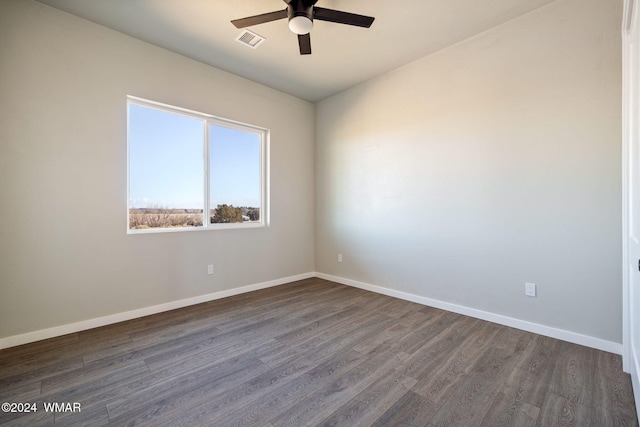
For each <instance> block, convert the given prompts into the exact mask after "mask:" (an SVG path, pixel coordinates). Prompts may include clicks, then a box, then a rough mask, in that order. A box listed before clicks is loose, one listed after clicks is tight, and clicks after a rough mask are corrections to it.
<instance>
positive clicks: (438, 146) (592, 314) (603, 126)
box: [316, 0, 622, 343]
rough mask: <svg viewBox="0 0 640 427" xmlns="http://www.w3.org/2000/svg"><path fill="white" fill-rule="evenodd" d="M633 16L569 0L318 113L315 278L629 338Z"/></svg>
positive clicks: (346, 95) (327, 103) (608, 1)
mask: <svg viewBox="0 0 640 427" xmlns="http://www.w3.org/2000/svg"><path fill="white" fill-rule="evenodd" d="M621 15H622V9H621V2H620V1H618V0H558V1H556V2H554V3H551V4H550V5H547V6H545V7H542V8H540V9H538V10H536V11H534V12H532V13H529V14H527V15H524V16H522V17H520V18H518V19H515V20H513V21H510V22H508V23H506V24H504V25H502V26H499V27H496V28H494V29H492V30H490V31H488V32H485V33H483V34H480V35H478V36H476V37H474V38H471V39H469V40H466V41H464V42H462V43H459V44H457V45H455V46H453V47H450V48H448V49H445V50H443V51H440V52H438V53H436V54H434V55H431V56H429V57H426V58H424V59H422V60H419V61H417V62H415V63H412V64H410V65H408V66H405V67H402V68H400V69H397V70H395V71H393V72H390V73H388V74H386V75H383V76H381V77H379V78H376V79H374V80H372V81H369V82H367V83H364V84H362V85H360V86H357V87H355V88H352V89H350V90H348V91H346V92H343V93H341V94H338V95H335V96H333V97H331V98H328V99H326V100H324V101H321V102H320V103H319V104H317V106H316V206H317V209H316V218H317V219H316V271H319V272H322V273H326V274H330V275H334V276H338V277H341V278H346V279H351V280H355V281H359V282H363V283H366V284H371V285H376V286H381V287H384V288H387V289H390V290H394V291H402V292H406V293H409V294H412V295H416V296H420V297H424V298H431V299H434V300H439V301H444V302H447V303H451V304H457V305H460V306H464V307H469V308H472V309H474V310H480V311H485V312H488V313H492V314H496V315H500V316H506V317H509V318H513V319H518V320H522V321H528V322H533V323H535V324H539V325H544V326H548V327H552V328H558V329H561V330H565V331H570V332H572V333H575V334H583V335H586V336H589V337H594V338H597V339H601V340H605V341H610V342H614V343H620V342H621V340H622V337H621V316H622V314H621V300H622V297H621V237H620V235H621V219H620V218H621V207H620V204H621V202H620V200H621V184H620V182H621V170H620V163H621V162H620V155H621V154H620V139H621V132H620V123H621V108H620V102H621V101H620V99H621V77H620V76H621V65H620V63H621V54H620V20H621ZM338 253H342V254H343V255H344V262H343V263H338V262H337V254H338ZM525 282H534V283H536V284H537V285H538V297H537V298H528V297H525V296H524V283H525Z"/></svg>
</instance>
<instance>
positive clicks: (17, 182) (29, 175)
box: [0, 0, 314, 338]
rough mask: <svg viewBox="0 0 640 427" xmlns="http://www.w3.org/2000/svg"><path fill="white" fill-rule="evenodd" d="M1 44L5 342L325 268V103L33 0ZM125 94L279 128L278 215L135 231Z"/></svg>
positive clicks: (275, 138) (12, 4)
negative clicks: (321, 230) (245, 222)
mask: <svg viewBox="0 0 640 427" xmlns="http://www.w3.org/2000/svg"><path fill="white" fill-rule="evenodd" d="M0 40H1V42H0V199H1V200H2V203H1V205H0V217H1V218H2V225H0V242H1V243H0V338H3V337H8V336H14V335H18V334H24V333H27V332H33V331H38V330H41V329H47V328H52V327H56V326H60V325H65V324H69V323H73V322H82V321H85V320H87V319H93V318H97V317H101V316H109V315H114V314H117V313H121V312H125V311H129V310H136V309H140V308H144V307H150V306H154V305H158V304H164V303H167V302H171V301H176V300H181V299H188V298H193V297H197V296H200V295H206V294H210V293H214V292H218V291H222V290H227V289H233V288H237V287H240V286H245V285H251V284H256V283H260V282H264V281H270V280H275V279H280V278H285V277H289V276H292V275H296V274H301V273H308V272H311V271H313V268H314V254H313V251H314V247H313V238H314V235H313V233H314V229H313V221H314V206H313V201H314V199H313V188H314V182H313V142H314V134H313V129H314V116H313V114H314V106H313V105H312V104H310V103H308V102H305V101H302V100H299V99H297V98H294V97H291V96H288V95H285V94H282V93H280V92H277V91H275V90H272V89H269V88H267V87H264V86H261V85H258V84H256V83H252V82H250V81H247V80H244V79H242V78H239V77H236V76H234V75H231V74H229V73H226V72H223V71H220V70H217V69H214V68H212V67H209V66H206V65H204V64H201V63H198V62H195V61H192V60H189V59H186V58H184V57H181V56H179V55H176V54H173V53H170V52H168V51H166V50H163V49H160V48H157V47H155V46H152V45H150V44H146V43H144V42H141V41H138V40H135V39H133V38H130V37H127V36H124V35H122V34H120V33H117V32H114V31H111V30H108V29H106V28H104V27H100V26H98V25H95V24H92V23H90V22H88V21H85V20H82V19H79V18H76V17H73V16H72V15H68V14H66V13H63V12H60V11H57V10H55V9H52V8H49V7H47V6H43V5H42V4H39V3H36V2H32V1H25V0H3V1H2V2H0ZM126 95H134V96H138V97H142V98H147V99H151V100H155V101H159V102H163V103H167V104H172V105H177V106H180V107H184V108H189V109H193V110H196V111H202V112H207V113H211V114H214V115H218V116H221V117H225V118H229V119H233V120H237V121H241V122H246V123H251V124H255V125H257V126H262V127H266V128H269V129H270V130H271V226H270V227H269V228H264V229H250V230H227V231H210V232H182V233H168V234H146V235H127V234H126V221H127V218H126V206H127V205H126V203H127V202H126V197H127V189H126V179H127V173H126V167H127V151H126V150H127V146H126ZM210 263H212V264H214V266H215V274H214V275H213V276H208V275H207V264H210Z"/></svg>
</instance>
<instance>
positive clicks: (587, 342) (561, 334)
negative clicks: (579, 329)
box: [315, 272, 640, 400]
mask: <svg viewBox="0 0 640 427" xmlns="http://www.w3.org/2000/svg"><path fill="white" fill-rule="evenodd" d="M315 275H316V277H319V278H321V279H325V280H330V281H332V282H337V283H341V284H343V285H347V286H353V287H355V288H360V289H364V290H367V291H371V292H376V293H378V294H383V295H387V296H391V297H395V298H399V299H403V300H406V301H411V302H415V303H418V304H422V305H427V306H429V307H435V308H440V309H442V310H447V311H452V312H454V313H458V314H463V315H465V316H470V317H475V318H477V319H482V320H487V321H489V322H493V323H497V324H500V325H504V326H509V327H512V328H516V329H521V330H523V331H527V332H533V333H535V334H539V335H544V336H547V337H551V338H557V339H559V340H562V341H568V342H571V343H574V344H579V345H584V346H586V347H591V348H595V349H598V350H603V351H607V352H609V353H614V354H622V344H619V343H616V342H612V341H606V340H602V339H599V338H594V337H590V336H588V335H582V334H578V333H575V332H571V331H566V330H563V329H557V328H553V327H550V326H545V325H540V324H538V323H533V322H528V321H526V320H520V319H515V318H513V317H508V316H502V315H500V314H494V313H490V312H487V311H482V310H477V309H475V308H470V307H465V306H462V305H457V304H452V303H448V302H445V301H440V300H436V299H431V298H426V297H421V296H418V295H414V294H410V293H406V292H401V291H396V290H393V289H389V288H383V287H381V286H376V285H371V284H368V283H363V282H358V281H356V280H351V279H345V278H342V277H337V276H332V275H330V274H324V273H317V272H316V273H315ZM639 400H640V399H639Z"/></svg>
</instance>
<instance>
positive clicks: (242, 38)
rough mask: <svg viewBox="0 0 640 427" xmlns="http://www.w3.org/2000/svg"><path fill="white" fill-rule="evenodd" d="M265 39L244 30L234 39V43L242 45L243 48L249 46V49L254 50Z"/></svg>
mask: <svg viewBox="0 0 640 427" xmlns="http://www.w3.org/2000/svg"><path fill="white" fill-rule="evenodd" d="M265 40H266V39H265V38H264V37H262V36H260V35H258V34H256V33H254V32H253V31H249V30H244V31H242V33H240V35H239V36H238V37H237V38H236V41H238V42H240V43H242V44H243V45H245V46H249V47H250V48H251V49H255V48H257V47H258V46H260V45H261V44H262V42H263V41H265Z"/></svg>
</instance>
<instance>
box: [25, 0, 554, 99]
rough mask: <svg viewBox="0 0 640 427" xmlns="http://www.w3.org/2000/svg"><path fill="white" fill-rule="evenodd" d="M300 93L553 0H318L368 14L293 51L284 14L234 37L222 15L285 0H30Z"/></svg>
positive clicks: (388, 66)
mask: <svg viewBox="0 0 640 427" xmlns="http://www.w3.org/2000/svg"><path fill="white" fill-rule="evenodd" d="M38 1H40V2H41V3H45V4H48V5H50V6H53V7H55V8H58V9H61V10H64V11H66V12H69V13H72V14H74V15H78V16H80V17H82V18H85V19H88V20H90V21H93V22H95V23H98V24H101V25H104V26H106V27H109V28H112V29H114V30H117V31H120V32H122V33H125V34H128V35H130V36H133V37H136V38H138V39H141V40H144V41H147V42H149V43H152V44H154V45H157V46H160V47H163V48H166V49H169V50H172V51H174V52H177V53H180V54H182V55H184V56H187V57H190V58H193V59H196V60H198V61H201V62H204V63H206V64H209V65H213V66H215V67H217V68H221V69H223V70H227V71H229V72H232V73H234V74H237V75H239V76H243V77H246V78H248V79H251V80H253V81H256V82H259V83H262V84H264V85H266V86H270V87H272V88H275V89H278V90H281V91H283V92H286V93H289V94H292V95H294V96H297V97H299V98H302V99H306V100H309V101H318V100H320V99H323V98H325V97H327V96H330V95H332V94H334V93H337V92H340V91H342V90H344V89H346V88H349V87H351V86H353V85H355V84H358V83H360V82H363V81H366V80H368V79H370V78H372V77H375V76H377V75H380V74H383V73H385V72H386V71H389V70H392V69H394V68H397V67H399V66H402V65H404V64H407V63H409V62H412V61H414V60H416V59H419V58H422V57H424V56H426V55H428V54H430V53H433V52H435V51H438V50H440V49H442V48H444V47H446V46H449V45H452V44H454V43H457V42H459V41H461V40H464V39H466V38H468V37H471V36H473V35H475V34H478V33H480V32H483V31H485V30H487V29H489V28H491V27H494V26H496V25H499V24H501V23H503V22H505V21H508V20H510V19H513V18H515V17H517V16H519V15H522V14H524V13H527V12H529V11H531V10H534V9H536V8H538V7H541V6H543V5H545V4H548V3H551V2H552V1H554V0H404V1H396V0H319V2H318V6H322V7H325V8H329V9H338V10H344V11H346V12H351V13H357V14H361V15H369V16H374V17H375V18H376V20H375V22H374V23H373V25H372V26H371V28H369V29H365V28H359V27H352V26H347V25H340V24H334V23H330V22H322V21H316V22H315V23H314V29H313V31H312V32H311V47H312V51H313V54H312V55H305V56H301V55H300V54H299V51H298V41H297V38H296V35H295V34H293V33H292V32H290V31H289V29H288V27H287V21H286V20H279V21H273V22H269V23H266V24H261V25H257V26H254V27H250V28H249V29H250V30H252V31H254V32H255V33H257V34H259V35H261V36H263V37H265V38H266V39H267V40H266V41H265V42H264V43H263V44H262V45H261V46H259V47H258V48H257V49H255V50H254V49H251V48H249V47H246V46H243V45H242V44H240V43H238V42H236V41H235V39H236V37H237V36H238V35H239V34H240V33H241V32H242V30H238V29H237V28H235V27H234V26H233V25H232V24H231V23H230V21H231V20H232V19H237V18H244V17H246V16H251V15H257V14H260V13H266V12H271V11H275V10H279V9H284V8H285V7H286V4H285V3H284V2H283V0H38Z"/></svg>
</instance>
